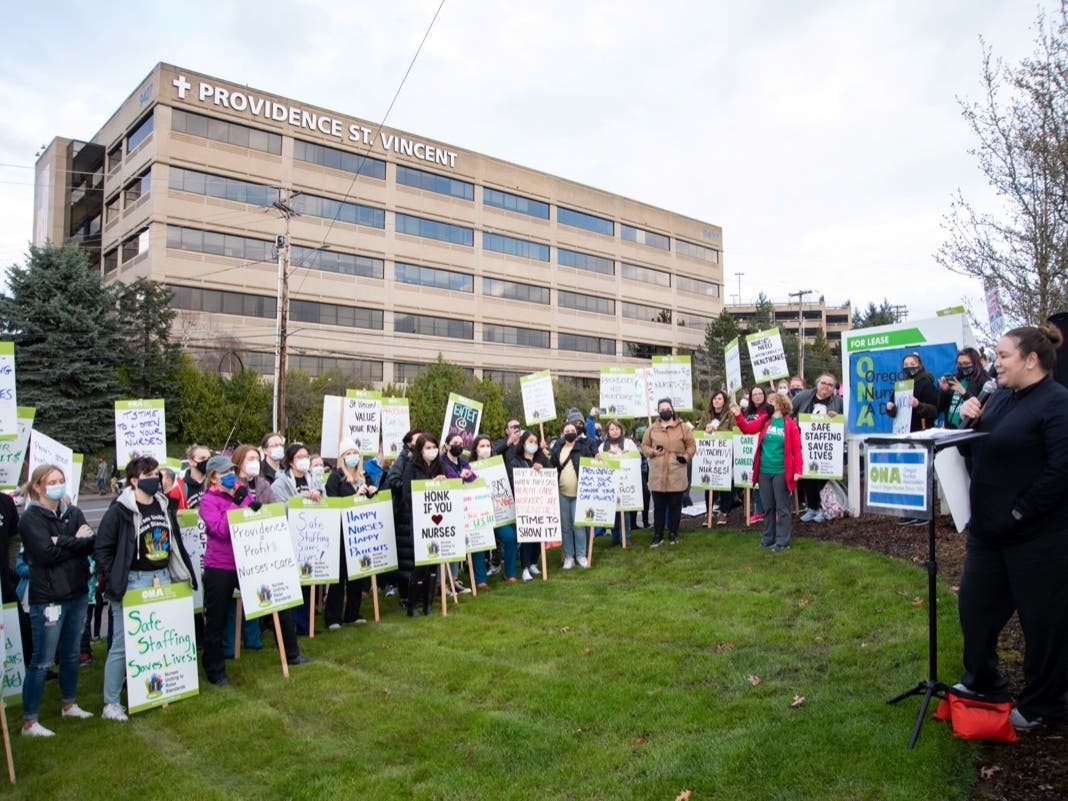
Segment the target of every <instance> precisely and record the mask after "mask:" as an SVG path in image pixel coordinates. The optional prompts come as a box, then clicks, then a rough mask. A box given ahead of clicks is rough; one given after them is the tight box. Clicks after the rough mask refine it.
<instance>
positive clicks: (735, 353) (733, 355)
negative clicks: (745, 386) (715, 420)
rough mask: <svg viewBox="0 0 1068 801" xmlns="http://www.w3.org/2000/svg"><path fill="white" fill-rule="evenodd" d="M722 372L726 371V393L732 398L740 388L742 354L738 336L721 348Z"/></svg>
mask: <svg viewBox="0 0 1068 801" xmlns="http://www.w3.org/2000/svg"><path fill="white" fill-rule="evenodd" d="M723 365H724V372H726V373H727V394H728V395H730V396H731V397H732V398H733V397H734V393H735V392H737V391H738V390H740V389H741V388H742V354H741V351H740V350H739V349H738V337H735V338H734V339H732V340H731V341H730V342H728V343H727V347H725V348H724V349H723Z"/></svg>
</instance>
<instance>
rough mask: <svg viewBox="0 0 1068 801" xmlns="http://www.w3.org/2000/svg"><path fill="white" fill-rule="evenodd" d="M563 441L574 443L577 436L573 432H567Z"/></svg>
mask: <svg viewBox="0 0 1068 801" xmlns="http://www.w3.org/2000/svg"><path fill="white" fill-rule="evenodd" d="M564 439H565V440H566V441H567V442H574V441H575V440H576V439H578V434H576V433H575V432H574V431H568V432H567V433H566V434H564Z"/></svg>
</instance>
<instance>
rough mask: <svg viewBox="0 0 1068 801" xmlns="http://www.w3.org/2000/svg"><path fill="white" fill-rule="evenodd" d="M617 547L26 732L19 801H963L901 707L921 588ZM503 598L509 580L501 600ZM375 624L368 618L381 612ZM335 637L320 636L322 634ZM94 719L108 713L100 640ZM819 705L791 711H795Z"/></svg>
mask: <svg viewBox="0 0 1068 801" xmlns="http://www.w3.org/2000/svg"><path fill="white" fill-rule="evenodd" d="M649 539H650V536H649V534H648V533H647V532H638V535H637V538H636V543H635V546H636V547H634V548H632V549H628V550H626V551H623V550H621V549H618V548H615V549H603V550H602V549H601V548H602V546H601V543H602V542H605V541H606V540H607V538H605V537H602V538H598V541H597V542H598V550H597V551H596V554H595V558H594V567H593V569H591V570H588V571H582V570H579V569H577V568H576V569H575V570H573V571H570V572H566V573H565V572H563V571H562V570H560V569H559V568H558V567H553V566H552V565H553V563H555V561H556V560H555V558H553V557H555V555H556V554H557V553H558V552H555V551H554V552H551V556H550V566H551V567H550V573H551V576H550V579H551V580H550V581H548V582H542V581H541V580H538V581H536V582H532V583H530V584H522V583H520V584H513V585H504V584H501V583H491V587H490V589H489V590H487V591H484V592H482V593H480V594H479V596H478V598H471V597H470V596H465V597H462V598H461V601H460V603H459V605H453V604H450V608H449V615H448V617H444V618H443V617H441V616H440V614H438V615H435V616H432V617H429V618H418V619H409V618H407V617H405V616H403V613H401V612H400V611H399V610H398V609H397V607H396V604H395V603H393V600H394V599H386V598H382V599H381V600H382V604H383V615H382V621H381V622H380V623H378V624H375V623H370V624H368V625H366V626H361V627H356V626H347V627H345V628H344V629H343V630H342V631H340V632H325V631H323V632H322V633H320V634H319V635H317V636H316V637H315V638H314V639H312V640H308V639H306V638H305V639H302V641H301V645H302V648H303V649H304V652H305V653H306V654H309V655H311V656H313V657H314V658H315V660H316V661H315V662H314V663H313V664H310V665H306V666H298V667H294V668H293V669H292V671H291V672H292V678H291V679H290V680H289V681H286V680H284V679H283V678H282V676H281V671H280V669H279V665H278V659H277V652H276V651H274V650H272V646H273V637H265V646H267V647H265V648H264V650H262V651H259V652H249V651H246V652H245V653H244V654H243V655H242V658H241V660H240V661H239V662H236V663H234V662H230V663H229V664H228V669H229V675H230V680H231V686H230V687H227V688H215V687H212V686H210V685H207V686H202V690H201V692H202V694H201V695H200V696H198V697H196V698H192V699H190V700H187V701H182V702H179V703H176V704H174V705H172V706H171V707H169V708H168V709H156V710H151V711H149V712H145V713H142V714H139V715H136V716H134V717H133V719H132V720H131V722H130V723H129V724H126V725H122V724H116V723H109V722H104V721H100V720H98V719H94V720H90V721H76V720H69V721H68V720H65V719H64V720H61V719H60V718H59V696H58V688H57V687H56V684H55V682H49V683H48V687H47V689H46V692H45V698H44V701H43V703H42V707H41V713H42V714H41V722H42V723H44V724H45V725H46V726H48V727H50V728H53V729H55V731H56V732H57V735H58V736H56V737H54V738H51V739H49V740H37V739H34V740H30V739H23V738H21V737H19V736H18V735H17V731H18V728H19V726H20V719H21V716H20V712H21V707H20V706H16V705H13V706H11V707H9V714H8V718H9V725H10V727H11V730H12V733H13V747H14V757H15V766H16V770H17V772H18V785H17V786H16V787H15V788H9V789H8V790H6V791H0V793H2V794H3V795H4V796H6V797H9V798H26V799H35V800H37V801H44V800H45V799H48V801H57V800H58V799H68V798H69V799H97V798H99V799H120V798H137V799H153V798H167V799H245V798H248V799H257V801H267V800H268V799H282V798H301V799H304V798H309V799H312V798H314V799H343V798H346V799H347V798H351V799H356V798H359V799H450V800H451V799H472V800H473V799H532V798H537V799H545V800H546V801H548V799H640V800H641V801H650V800H652V799H657V800H660V799H663V801H672V799H675V798H676V797H677V796H678V795H679V794H680V793H681V792H682V791H684V790H690V791H691V792H692V795H691V800H692V801H698V800H699V799H702V800H703V799H745V800H746V801H758V799H820V800H821V801H823V800H827V799H834V800H835V801H843V800H846V799H872V800H873V801H874V800H875V799H878V800H879V801H885V800H889V799H909V800H910V801H915V799H939V801H946V800H947V799H964V798H967V796H968V793H969V790H970V787H971V783H972V775H973V758H974V756H975V754H976V753H977V752H976V749H975V747H974V746H973V745H971V744H967V743H964V742H961V741H958V740H955V739H954V738H953V737H952V736H951V735H950V733H949V731H948V730H947V728H946V727H945V725H944V724H940V723H936V722H933V721H932V722H928V723H925V724H924V728H923V732H922V734H921V736H920V740H919V743H918V745H917V747H916V748H915V749H914V750H913V751H908V750H906V745H907V741H908V737H909V734H910V732H911V729H912V725H913V723H914V721H915V715H916V712H917V710H918V708H919V699H917V698H913V699H909V700H908V701H906V702H903V703H901V704H897V705H894V706H889V705H887V704H886V699H887V698H889V697H890V696H892V695H896V694H897V693H898V692H901V691H903V690H905V689H908V688H910V687H912V686H914V685H915V684H916V683H917V682H918V681H919V680H920V679H922V678H924V677H925V675H926V672H927V607H926V603H922V604H920V603H917V602H916V601H915V600H914V599H916V598H917V597H918V596H922V597H924V598H925V597H926V574H924V573H923V572H922V571H921V570H919V569H917V567H916V566H915V565H910V564H905V563H903V562H900V561H895V560H891V559H887V558H885V557H882V556H880V555H877V554H873V553H870V552H867V551H863V550H857V549H850V548H844V547H841V546H837V545H834V544H826V543H817V542H813V541H806V540H800V541H797V540H795V543H794V547H793V548H791V549H790V550H789V551H787V552H785V553H783V554H774V555H773V554H771V553H768V552H766V551H760V550H758V549H757V545H756V544H757V537H756V536H754V535H753V534H743V533H739V532H735V531H723V530H717V531H713V532H709V531H706V530H696V531H691V532H686V531H684V532H683V536H682V541H681V543H680V544H679V545H678V546H676V547H670V546H668V545H664V546H663V547H661V548H660V549H659V550H656V551H652V550H650V549H649V548H648V547H647V546H648V542H649ZM492 581H494V582H496V578H495V579H493V580H492ZM940 604H941V607H940V612H941V613H940V632H941V638H940V639H941V653H942V664H943V665H944V667H943V669H942V672H943V675H942V676H940V678H942V679H943V680H947V679H948V680H949V681H950V682H952V681H955V680H956V675H957V672H958V667H959V653H960V634H959V627H958V625H957V622H956V604H955V599H954V597H953V595H952V594H951V593H950V592H949V591H948V589H947V590H945V591H943V593H942V597H941V598H940ZM369 607H370V603H369V602H368V605H367V607H365V614H368V615H369V612H368V611H367V610H368V609H369ZM320 625H321V621H320ZM96 645H97V646H98V647H97V650H96V657H97V659H96V663H95V664H94V665H93V666H91V667H88V668H84V669H83V672H82V676H81V691H80V699H79V700H80V702H81V704H82V705H83V706H85V707H87V708H88V709H90V710H92V711H94V712H96V713H99V710H100V707H101V701H100V688H101V671H102V664H103V643H97V644H96ZM797 697H803V699H804V700H803V702H799V703H798V704H797V705H795V698H797Z"/></svg>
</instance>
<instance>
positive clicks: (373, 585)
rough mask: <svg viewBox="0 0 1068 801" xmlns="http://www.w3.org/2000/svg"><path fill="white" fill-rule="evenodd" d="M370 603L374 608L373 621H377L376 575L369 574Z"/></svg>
mask: <svg viewBox="0 0 1068 801" xmlns="http://www.w3.org/2000/svg"><path fill="white" fill-rule="evenodd" d="M371 603H372V605H373V606H374V609H375V623H378V622H379V618H378V576H371Z"/></svg>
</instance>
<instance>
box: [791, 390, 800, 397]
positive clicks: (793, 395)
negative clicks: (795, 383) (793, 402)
mask: <svg viewBox="0 0 1068 801" xmlns="http://www.w3.org/2000/svg"><path fill="white" fill-rule="evenodd" d="M800 394H801V387H794V388H793V389H791V390H790V397H791V398H796V397H797V396H798V395H800Z"/></svg>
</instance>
